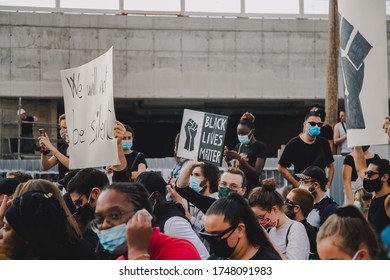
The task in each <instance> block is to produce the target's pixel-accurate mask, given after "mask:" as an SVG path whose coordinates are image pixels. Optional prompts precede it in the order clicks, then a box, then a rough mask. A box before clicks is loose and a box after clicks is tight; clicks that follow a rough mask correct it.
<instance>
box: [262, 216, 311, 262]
mask: <svg viewBox="0 0 390 280" xmlns="http://www.w3.org/2000/svg"><path fill="white" fill-rule="evenodd" d="M290 226H291V227H290ZM289 228H290V231H289V232H288V230H289ZM287 232H288V236H287ZM269 237H270V239H271V241H272V243H273V244H274V245H275V247H276V248H277V249H278V250H279V252H280V253H281V254H283V255H284V256H286V257H287V259H289V260H307V259H309V253H310V242H309V238H308V237H307V233H306V230H305V227H304V225H302V224H301V223H299V222H297V221H293V220H290V219H288V221H287V222H285V223H284V224H283V225H281V226H280V227H278V228H271V230H270V231H269ZM286 237H287V238H286ZM286 240H287V244H286Z"/></svg>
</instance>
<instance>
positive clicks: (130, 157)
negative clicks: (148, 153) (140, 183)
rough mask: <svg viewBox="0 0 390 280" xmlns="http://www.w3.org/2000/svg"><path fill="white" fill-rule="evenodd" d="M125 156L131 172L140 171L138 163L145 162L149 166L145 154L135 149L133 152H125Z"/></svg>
mask: <svg viewBox="0 0 390 280" xmlns="http://www.w3.org/2000/svg"><path fill="white" fill-rule="evenodd" d="M125 157H126V161H127V169H128V170H129V172H130V174H131V172H133V171H138V165H139V164H140V163H144V164H145V165H146V167H148V165H147V164H146V160H145V155H144V154H143V153H141V152H137V151H133V152H132V153H131V154H125Z"/></svg>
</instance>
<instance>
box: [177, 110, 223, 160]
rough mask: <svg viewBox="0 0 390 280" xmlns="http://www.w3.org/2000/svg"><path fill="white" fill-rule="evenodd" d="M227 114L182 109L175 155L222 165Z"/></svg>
mask: <svg viewBox="0 0 390 280" xmlns="http://www.w3.org/2000/svg"><path fill="white" fill-rule="evenodd" d="M227 122H228V117H227V116H221V115H216V114H211V113H204V112H199V111H193V110H188V109H185V110H184V114H183V120H182V125H181V131H180V141H179V145H178V152H177V155H178V156H179V157H182V158H188V159H193V160H198V161H203V162H205V163H209V164H213V165H218V166H221V165H222V158H223V148H224V142H225V134H226V129H227Z"/></svg>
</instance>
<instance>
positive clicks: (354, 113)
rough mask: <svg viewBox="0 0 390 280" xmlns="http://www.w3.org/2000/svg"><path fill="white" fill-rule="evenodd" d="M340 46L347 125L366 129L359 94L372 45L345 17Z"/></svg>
mask: <svg viewBox="0 0 390 280" xmlns="http://www.w3.org/2000/svg"><path fill="white" fill-rule="evenodd" d="M354 29H355V30H354ZM340 47H341V50H342V55H341V64H342V70H343V74H344V86H345V97H346V98H345V107H346V108H345V109H346V111H345V112H346V113H347V126H348V129H364V128H365V127H366V125H365V122H364V116H363V111H362V106H361V103H360V98H359V95H360V92H361V90H362V87H363V82H364V68H365V67H364V66H365V63H364V60H365V59H366V57H367V55H368V53H369V52H370V50H371V49H372V46H371V44H370V43H369V42H368V41H367V40H366V38H365V37H364V36H363V35H362V34H361V33H360V32H359V31H358V30H356V28H354V26H353V25H352V24H351V23H349V22H348V21H347V20H346V19H345V18H343V19H342V23H341V38H340Z"/></svg>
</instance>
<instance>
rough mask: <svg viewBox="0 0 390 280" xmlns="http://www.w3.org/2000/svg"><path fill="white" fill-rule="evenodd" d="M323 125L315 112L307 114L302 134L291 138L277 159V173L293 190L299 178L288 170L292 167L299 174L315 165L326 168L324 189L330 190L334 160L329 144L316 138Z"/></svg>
mask: <svg viewBox="0 0 390 280" xmlns="http://www.w3.org/2000/svg"><path fill="white" fill-rule="evenodd" d="M322 125H323V123H322V121H321V118H320V116H319V115H318V114H317V113H316V112H311V113H308V114H307V115H306V116H305V121H304V123H303V130H304V131H303V133H301V134H300V135H298V136H296V137H294V138H292V139H291V140H290V141H289V142H288V143H287V145H286V147H285V149H284V151H283V154H282V156H281V157H280V159H279V165H278V171H279V172H280V173H281V174H282V175H283V177H284V178H285V179H286V180H287V181H289V182H290V183H291V184H292V185H293V186H294V187H295V188H298V187H299V178H298V177H296V176H293V175H291V173H290V171H289V170H288V168H289V167H290V166H291V164H293V165H294V172H293V174H296V173H301V172H302V171H303V170H305V168H307V167H308V166H310V165H316V166H318V167H320V168H321V169H323V170H325V168H326V167H328V181H327V182H326V186H325V188H326V189H327V190H329V189H330V186H331V184H332V180H333V174H334V165H333V162H334V159H333V155H332V152H331V150H330V148H329V143H328V142H327V141H326V140H325V139H324V138H322V137H318V135H319V134H320V131H321V127H322Z"/></svg>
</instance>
